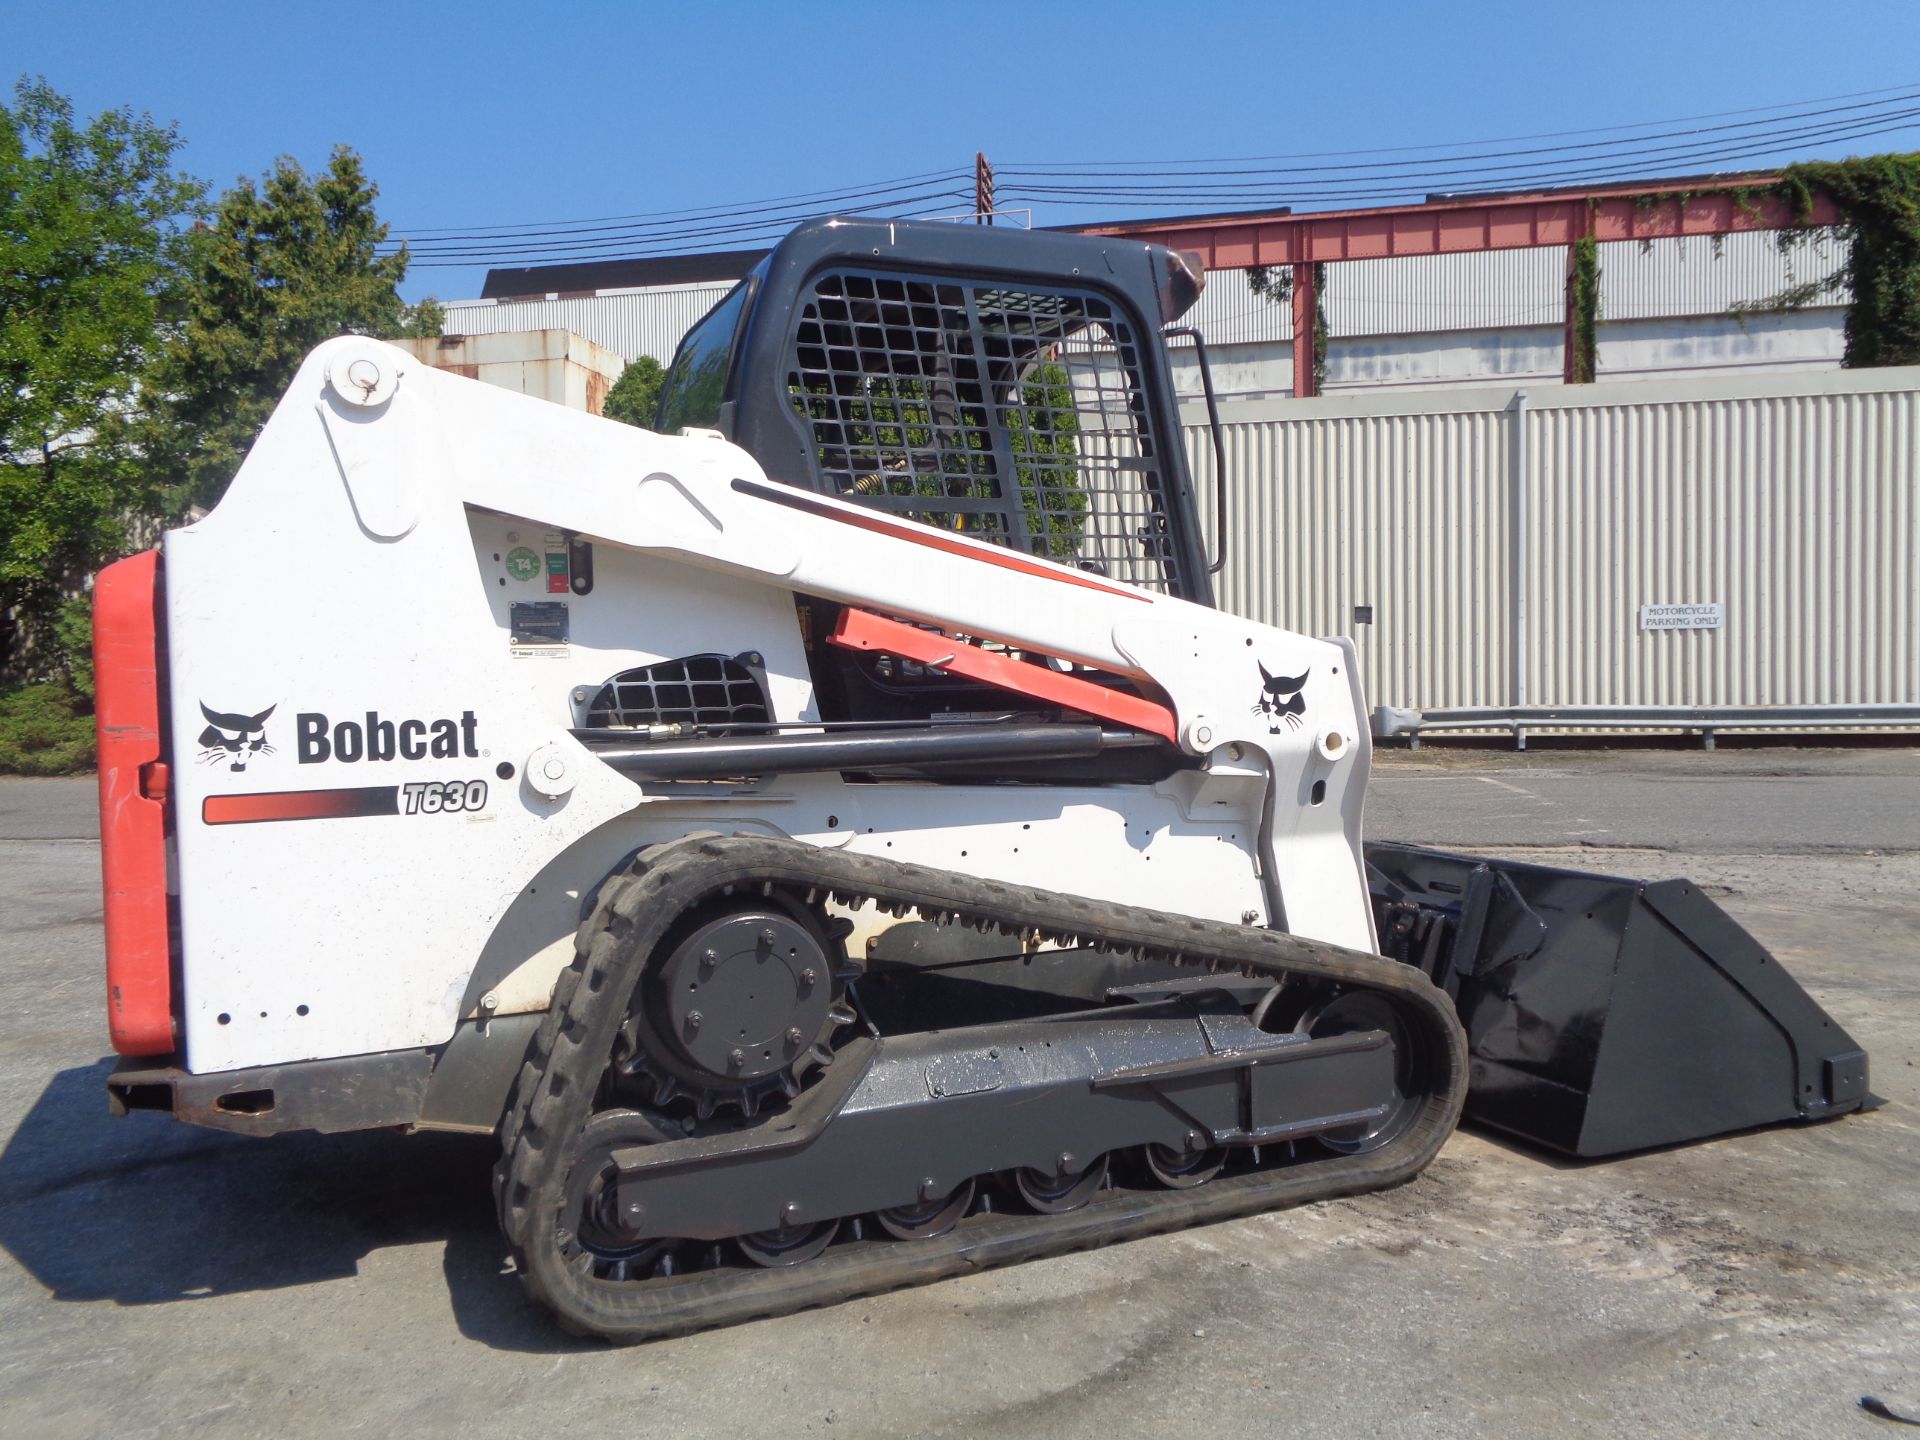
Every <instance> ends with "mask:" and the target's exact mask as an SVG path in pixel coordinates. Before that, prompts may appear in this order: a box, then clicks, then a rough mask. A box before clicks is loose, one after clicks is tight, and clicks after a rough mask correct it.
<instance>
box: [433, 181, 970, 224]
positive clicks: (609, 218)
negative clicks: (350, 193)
mask: <svg viewBox="0 0 1920 1440" xmlns="http://www.w3.org/2000/svg"><path fill="white" fill-rule="evenodd" d="M959 173H960V172H959V171H958V170H954V169H947V170H926V171H923V172H921V173H920V174H918V175H903V176H900V177H898V178H897V179H893V180H874V181H871V182H869V183H870V184H872V185H875V186H887V185H917V184H920V183H922V182H923V181H927V180H937V179H942V178H945V177H947V176H949V175H958V174H959ZM843 193H845V192H844V190H843V189H837V190H804V191H801V192H800V193H799V194H796V195H773V196H769V197H766V198H764V199H761V200H746V201H739V202H728V205H732V204H735V203H737V204H740V205H780V204H787V203H789V202H798V201H801V200H819V199H823V198H826V199H831V198H832V197H834V196H836V195H840V194H843ZM727 208H728V206H721V207H718V208H716V207H710V206H695V207H693V208H691V209H685V210H648V211H641V212H639V213H638V214H633V215H599V216H595V217H593V218H591V219H587V220H527V221H518V222H501V223H500V224H489V225H448V226H439V227H422V228H418V229H413V230H404V231H400V232H398V233H400V234H403V235H418V236H420V237H422V238H433V237H435V236H439V235H441V234H442V233H443V232H450V231H460V230H470V231H497V230H508V231H511V230H512V229H513V227H514V225H515V224H518V225H552V226H558V227H562V228H565V227H568V226H586V225H604V224H617V223H621V222H625V221H628V220H656V219H662V218H671V217H673V216H694V217H698V216H700V215H702V214H707V213H714V214H718V213H723V212H724V211H725V210H726V209H727Z"/></svg>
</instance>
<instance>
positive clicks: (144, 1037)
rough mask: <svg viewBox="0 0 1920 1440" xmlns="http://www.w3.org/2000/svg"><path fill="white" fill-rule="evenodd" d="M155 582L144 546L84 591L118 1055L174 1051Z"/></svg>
mask: <svg viewBox="0 0 1920 1440" xmlns="http://www.w3.org/2000/svg"><path fill="white" fill-rule="evenodd" d="M159 578H160V552H159V551H158V550H149V551H147V552H146V553H145V554H143V555H134V556H131V557H130V558H128V559H125V560H121V561H117V562H116V563H114V564H112V565H109V566H108V567H107V568H106V569H104V570H102V571H101V572H100V575H99V578H98V579H97V580H96V581H95V582H94V588H93V673H94V725H95V729H96V732H97V734H98V737H99V742H100V873H101V878H102V881H103V882H104V885H105V889H106V926H107V1025H108V1029H109V1030H110V1032H111V1033H112V1036H113V1048H114V1049H115V1050H117V1051H119V1052H120V1053H121V1054H122V1055H161V1054H165V1053H167V1052H169V1051H171V1050H172V1049H173V1048H174V1031H173V1005H172V999H173V997H172V962H171V954H170V947H169V944H168V938H167V849H166V787H167V767H166V763H165V761H164V759H163V758H162V755H161V750H160V681H159V664H160V645H159V629H158V620H157V616H156V601H157V599H158V595H157V590H158V582H159Z"/></svg>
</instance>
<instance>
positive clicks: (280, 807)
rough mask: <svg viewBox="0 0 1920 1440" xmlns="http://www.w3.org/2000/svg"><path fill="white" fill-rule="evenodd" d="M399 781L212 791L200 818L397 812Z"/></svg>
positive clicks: (244, 821)
mask: <svg viewBox="0 0 1920 1440" xmlns="http://www.w3.org/2000/svg"><path fill="white" fill-rule="evenodd" d="M399 813H400V787H399V786H398V785H366V786H362V787H360V788H358V789H349V790H270V791H267V792H265V793H263V794H259V795H209V796H207V798H206V799H205V800H203V801H201V802H200V818H201V819H202V820H204V821H205V822H206V823H207V824H209V825H252V824H255V823H257V822H259V821H262V820H352V819H357V818H360V817H363V816H367V815H398V814H399Z"/></svg>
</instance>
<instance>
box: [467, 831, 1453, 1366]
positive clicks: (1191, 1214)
mask: <svg viewBox="0 0 1920 1440" xmlns="http://www.w3.org/2000/svg"><path fill="white" fill-rule="evenodd" d="M768 886H772V887H777V888H781V889H786V890H789V891H790V892H793V893H796V894H799V895H801V896H803V897H809V898H811V899H814V900H819V899H826V898H829V897H831V898H833V899H836V900H839V901H841V902H843V903H849V904H851V903H856V902H859V901H862V900H873V901H875V902H877V903H878V904H879V906H880V907H881V908H882V909H883V910H889V911H892V912H893V913H896V914H904V913H908V912H910V911H915V910H917V911H919V912H920V913H921V915H922V916H923V917H924V918H927V919H931V920H935V921H936V922H941V921H951V922H953V923H959V924H964V925H973V926H978V927H982V928H997V929H1001V930H1005V931H1008V932H1013V933H1020V934H1023V935H1026V936H1030V937H1041V938H1047V939H1052V940H1056V941H1059V942H1062V943H1068V944H1078V945H1082V946H1091V947H1094V948H1097V949H1101V950H1117V951H1126V952H1135V953H1137V954H1139V955H1140V956H1141V958H1143V959H1144V958H1152V959H1157V960H1172V961H1175V962H1177V963H1181V964H1185V965H1191V966H1195V967H1198V968H1203V969H1208V970H1212V971H1215V972H1221V971H1237V972H1240V973H1243V974H1246V975H1250V976H1265V977H1271V978H1274V979H1279V978H1281V977H1283V976H1292V977H1305V978H1310V979H1317V980H1330V981H1336V982H1339V983H1341V984H1343V985H1347V986H1358V987H1365V988H1370V989H1374V990H1380V991H1388V992H1391V993H1392V994H1393V995H1394V996H1395V997H1396V998H1397V999H1399V1000H1401V1001H1403V1002H1404V1005H1405V1012H1406V1014H1407V1018H1408V1020H1409V1023H1411V1024H1413V1025H1415V1026H1416V1027H1419V1026H1422V1025H1424V1029H1425V1034H1424V1036H1423V1037H1422V1038H1423V1039H1424V1040H1425V1042H1426V1043H1425V1044H1424V1046H1422V1051H1423V1054H1424V1058H1425V1060H1426V1062H1427V1064H1428V1065H1429V1067H1430V1069H1431V1071H1432V1073H1431V1074H1430V1075H1429V1076H1428V1077H1426V1079H1427V1085H1428V1089H1427V1093H1426V1095H1425V1097H1424V1098H1423V1099H1422V1100H1421V1102H1420V1108H1419V1110H1418V1112H1417V1114H1416V1116H1415V1119H1414V1120H1413V1122H1412V1123H1411V1124H1410V1125H1409V1126H1408V1127H1407V1128H1406V1130H1405V1131H1403V1132H1402V1133H1401V1135H1400V1136H1399V1137H1398V1138H1397V1139H1395V1140H1393V1141H1392V1142H1390V1143H1389V1144H1388V1145H1386V1146H1385V1147H1383V1148H1382V1149H1379V1150H1376V1151H1372V1152H1369V1153H1367V1154H1364V1155H1344V1156H1332V1157H1329V1158H1327V1159H1324V1160H1315V1161H1309V1162H1302V1163H1297V1164H1290V1165H1284V1166H1279V1167H1275V1168H1272V1169H1268V1170H1255V1171H1250V1172H1246V1173H1240V1174H1230V1175H1226V1176H1222V1177H1220V1178H1218V1179H1215V1180H1213V1181H1210V1182H1208V1183H1207V1184H1205V1185H1202V1186H1198V1187H1196V1188H1195V1189H1192V1190H1167V1191H1159V1192H1152V1193H1147V1194H1142V1193H1137V1192H1130V1191H1124V1192H1123V1191H1118V1190H1116V1191H1108V1192H1103V1193H1102V1194H1101V1195H1100V1196H1099V1197H1097V1198H1096V1199H1095V1200H1094V1201H1093V1202H1092V1203H1091V1204H1089V1205H1087V1206H1086V1207H1085V1208H1083V1209H1080V1210H1076V1211H1073V1212H1072V1213H1070V1214H1066V1215H1023V1214H1013V1213H1004V1212H1003V1213H996V1214H992V1215H981V1216H975V1217H972V1218H970V1219H968V1220H967V1221H965V1222H963V1223H962V1224H961V1226H960V1227H959V1228H958V1229H956V1230H954V1231H952V1232H951V1233H949V1234H948V1235H946V1236H943V1237H941V1238H939V1239H929V1240H915V1241H891V1240H890V1241H886V1242H864V1241H863V1242H854V1243H849V1244H840V1245H835V1246H834V1247H832V1248H830V1249H828V1251H827V1252H826V1253H825V1254H824V1255H822V1256H820V1257H819V1258H818V1259H816V1260H812V1261H809V1262H807V1263H805V1264H802V1265H797V1266H794V1267H791V1268H787V1269H764V1270H763V1269H746V1270H736V1269H721V1270H713V1271H704V1272H693V1273H689V1274H687V1275H684V1276H679V1277H672V1278H664V1279H663V1278H660V1277H655V1278H654V1279H651V1280H644V1281H637V1282H625V1283H621V1282H613V1281H607V1280H599V1279H595V1278H593V1277H592V1276H591V1275H590V1274H586V1273H583V1272H582V1271H581V1270H579V1269H576V1268H574V1267H573V1266H570V1265H569V1264H568V1263H567V1262H566V1260H565V1259H564V1258H563V1257H562V1254H561V1252H560V1247H559V1246H558V1244H557V1243H556V1242H555V1229H556V1224H557V1221H558V1218H559V1212H560V1205H561V1195H562V1192H563V1187H564V1185H565V1181H566V1169H567V1162H568V1159H569V1148H570V1147H569V1141H570V1140H571V1138H572V1137H574V1136H576V1135H578V1134H579V1132H580V1129H581V1127H582V1126H583V1125H584V1124H585V1123H586V1121H587V1120H588V1118H589V1117H590V1114H591V1110H592V1104H593V1097H594V1093H595V1091H596V1088H597V1087H598V1084H599V1081H600V1077H601V1075H602V1073H603V1072H604V1070H605V1067H606V1064H607V1060H608V1056H609V1055H610V1054H611V1052H612V1047H613V1040H614V1035H615V1032H616V1031H617V1030H618V1028H619V1026H620V1024H621V1022H622V1020H623V1019H624V1018H625V1012H626V1006H627V1002H628V998H629V997H630V996H631V995H632V993H633V989H634V986H635V985H636V984H637V983H638V981H639V978H640V973H641V970H642V968H643V967H644V966H645V964H646V961H647V959H648V957H649V956H650V955H651V953H652V952H653V950H654V948H655V946H656V945H657V944H658V943H659V941H660V939H661V937H662V936H663V935H664V933H665V932H666V930H667V928H668V927H669V926H670V925H671V924H672V923H673V920H674V918H675V917H676V916H678V915H679V914H681V913H682V912H683V911H684V910H686V909H687V908H688V907H689V906H690V905H692V904H694V903H696V902H697V901H699V900H701V899H704V898H707V897H710V896H712V895H715V894H718V893H727V892H733V893H742V894H746V895H753V894H759V893H762V892H763V891H764V889H765V888H766V887H768ZM574 951H575V954H574V961H573V964H572V965H571V966H570V967H569V968H568V969H567V970H566V971H564V972H563V973H562V974H561V976H560V980H559V983H558V984H557V986H556V987H555V990H554V996H553V1004H552V1007H551V1009H550V1010H549V1011H548V1012H547V1016H546V1019H545V1021H544V1022H543V1023H542V1025H541V1027H540V1030H539V1032H538V1034H537V1035H536V1037H535V1039H534V1042H533V1044H532V1046H531V1047H530V1049H529V1052H528V1056H527V1059H526V1062H525V1063H524V1065H523V1066H522V1067H521V1072H520V1076H519V1078H518V1080H517V1081H516V1082H515V1087H514V1092H513V1097H512V1099H511V1100H510V1101H509V1102H508V1108H507V1115H506V1119H505V1122H504V1123H503V1125H502V1133H501V1140H502V1148H501V1158H500V1161H499V1163H498V1164H497V1166H496V1167H495V1171H494V1192H495V1199H496V1201H497V1204H498V1207H499V1211H500V1223H501V1228H502V1229H503V1230H504V1231H505V1233H506V1237H507V1240H508V1243H509V1245H510V1246H511V1247H512V1252H513V1257H514V1260H515V1263H516V1266H517V1268H518V1270H519V1272H520V1275H521V1278H522V1280H523V1281H524V1282H525V1284H526V1286H527V1288H528V1289H529V1290H530V1291H531V1292H532V1294H533V1295H534V1296H535V1298H537V1299H538V1300H539V1301H540V1302H541V1303H542V1304H544V1305H546V1306H547V1307H549V1308H550V1309H551V1310H553V1312H554V1313H555V1314H556V1315H557V1316H558V1317H559V1318H560V1320H561V1322H562V1324H564V1325H565V1326H566V1327H567V1328H568V1329H570V1330H574V1331H577V1332H580V1333H585V1334H593V1335H600V1336H604V1337H606V1338H608V1339H611V1340H616V1341H638V1340H647V1339H653V1338H657V1337H660V1336H666V1335H674V1334H680V1333H683V1332H685V1331H688V1330H697V1329H702V1328H704V1327H707V1326H711V1325H722V1324H730V1323H734V1322H738V1321H743V1320H751V1319H757V1318H760V1317H763V1316H769V1315H780V1314H785V1313H788V1312H790V1311H794V1310H800V1309H805V1308H807V1307H809V1306H814V1305H825V1304H832V1303H837V1302H839V1301H843V1300H849V1299H852V1298H854V1297H856V1296H860V1295H870V1294H875V1293H878V1292H881V1291H886V1290H893V1289H898V1288H900V1287H902V1286H906V1285H916V1284H923V1283H925V1282H927V1281H930V1280H937V1279H940V1278H942V1277H943V1276H948V1275H956V1274H964V1273H969V1272H971V1271H974V1270H979V1269H984V1268H986V1267H988V1266H993V1265H1003V1264H1009V1263H1012V1262H1014V1261H1020V1260H1029V1259H1033V1258H1036V1257H1038V1256H1042V1255H1050V1254H1057V1253H1062V1252H1066V1251H1071V1250H1080V1249H1088V1248H1092V1247H1094V1246H1098V1245H1104V1244H1108V1243H1111V1242H1113V1241H1116V1240H1127V1239H1133V1238H1136V1237H1138V1236H1142V1235H1150V1234H1154V1233H1156V1232H1159V1231H1164V1230H1172V1229H1177V1228H1180V1227H1183V1226H1187V1225H1192V1224H1197V1223H1200V1222H1204V1221H1212V1220H1221V1219H1227V1218H1229V1217H1232V1216H1236V1215H1245V1214H1251V1213H1254V1212H1256V1211H1261V1210H1268V1209H1273V1208H1276V1207H1278V1206H1283V1205H1294V1204H1299V1203H1302V1202H1304V1201H1309V1200H1320V1199H1326V1198H1329V1197H1332V1196H1337V1195H1349V1194H1354V1193H1357V1192H1360V1191H1366V1190H1376V1189H1381V1188H1383V1187H1386V1186H1390V1185H1396V1184H1399V1183H1401V1182H1402V1181H1405V1180H1409V1179H1411V1178H1412V1177H1413V1176H1415V1175H1417V1174H1418V1173H1419V1172H1420V1171H1421V1170H1422V1169H1423V1168H1424V1167H1425V1166H1426V1164H1427V1162H1428V1161H1429V1160H1431V1159H1432V1158H1433V1156H1434V1154H1435V1153H1436V1152H1437V1151H1438V1150H1439V1148H1440V1146H1441V1145H1442V1144H1443V1143H1444V1142H1445V1140H1446V1138H1447V1136H1448V1135H1450V1134H1451V1133H1452V1131H1453V1128H1454V1126H1455V1124H1456V1123H1457V1122H1458V1120H1459V1116H1460V1107H1461V1105H1462V1103H1463V1101H1464V1100H1465V1098H1466V1079H1467V1065H1466V1040H1465V1036H1464V1035H1463V1034H1462V1032H1461V1029H1460V1023H1459V1021H1458V1020H1457V1019H1456V1018H1455V1015H1454V1012H1453V1007H1452V1005H1451V1003H1450V1002H1449V1001H1448V1000H1447V998H1446V996H1445V995H1444V994H1443V993H1442V992H1441V991H1439V990H1438V989H1436V988H1435V987H1434V986H1433V984H1432V983H1431V982H1430V981H1428V979H1427V978H1426V976H1425V975H1423V974H1422V973H1421V972H1420V971H1418V970H1415V969H1414V968H1412V967H1411V966H1407V965H1403V964H1400V963H1399V962H1397V961H1393V960H1388V959H1385V958H1383V957H1381V956H1378V955H1367V954H1363V953H1360V952H1358V951H1352V950H1344V949H1341V948H1340V947H1338V946H1334V945H1327V944H1322V943H1320V942H1318V941H1313V940H1305V939H1301V938H1298V937H1296V936H1292V935H1286V934H1282V933H1280V932H1277V931H1272V930H1262V929H1256V928H1253V927H1251V926H1240V925H1231V924H1225V923H1222V922H1219V921H1211V920H1197V919H1194V918H1192V917H1190V916H1182V915H1172V914H1166V913H1163V912H1159V911H1152V910H1144V909H1139V908H1135V907H1131V906H1122V905H1112V904H1108V903H1105V902H1102V901H1094V900H1087V899H1081V898H1078V897H1075V896H1070V895H1060V894H1056V893H1052V892H1049V891H1044V890H1036V889H1031V888H1028V887H1026V886H1020V885H1009V884H1004V883H1001V882H998V881H991V880H981V879H978V878H975V877H973V876H968V875H960V874H955V873H952V872H949V871H942V870H934V869H930V868H927V867H924V866H919V865H907V864H901V863H899V862H896V861H890V860H882V859H877V858H874V857H872V856H865V855H854V854H848V853H846V852H844V851H838V850H823V849H820V848H819V847H817V846H811V845H803V844H800V843H798V842H795V841H789V840H774V839H767V838H763V837H758V836H746V835H740V836H731V837H725V838H722V837H718V836H692V837H688V838H686V839H683V840H678V841H675V842H673V843H672V844H668V845H661V846H655V847H653V848H651V849H649V850H647V851H645V852H643V853H642V855H641V856H640V857H639V858H638V859H637V860H635V861H634V863H633V865H632V866H631V867H630V868H629V869H628V870H627V871H626V872H625V873H624V874H622V875H620V876H618V877H616V878H614V879H612V880H609V881H608V882H607V884H606V885H605V886H604V887H602V890H601V893H600V897H599V901H598V903H597V904H596V906H595V907H594V911H593V913H592V914H591V915H590V916H589V917H588V918H587V919H586V920H585V921H584V922H582V924H581V926H580V929H579V931H578V933H577V934H576V936H575V941H574Z"/></svg>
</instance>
